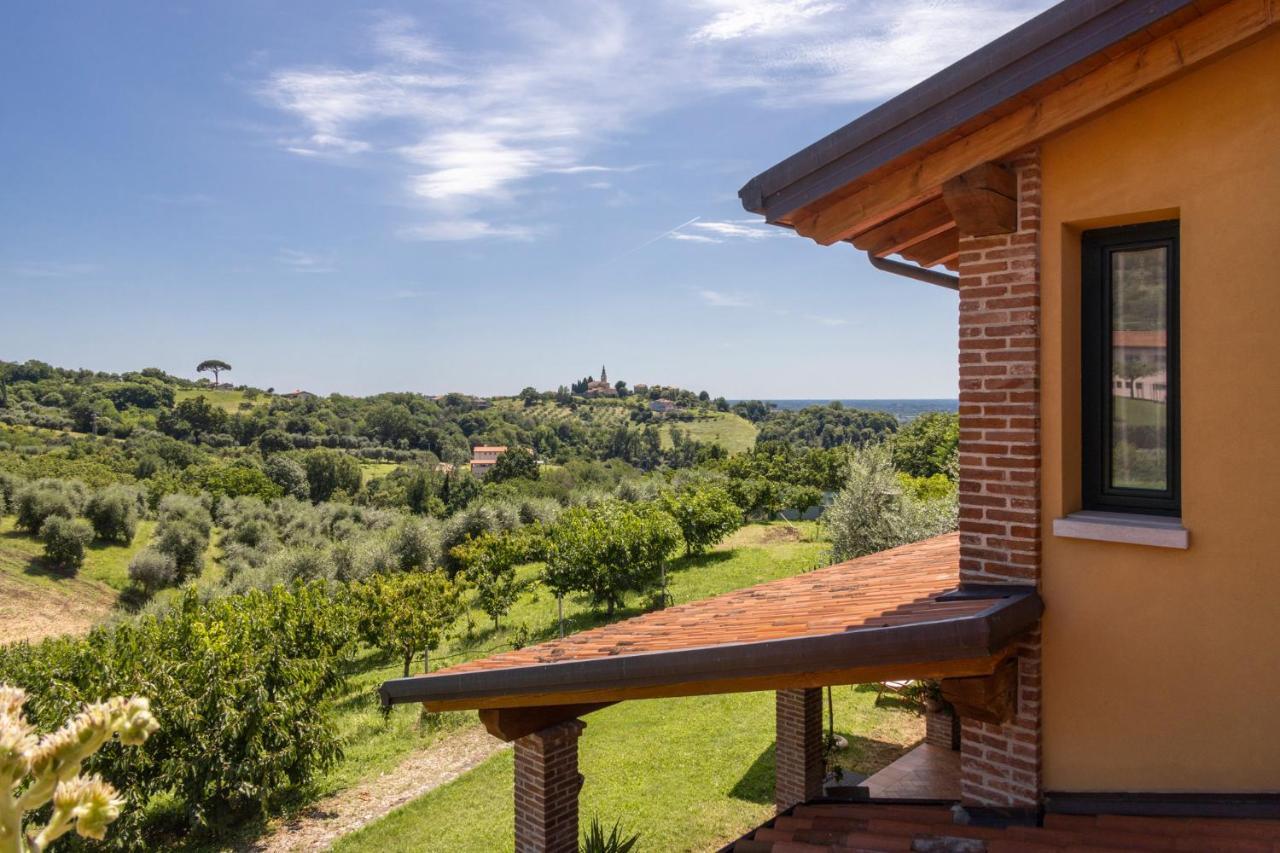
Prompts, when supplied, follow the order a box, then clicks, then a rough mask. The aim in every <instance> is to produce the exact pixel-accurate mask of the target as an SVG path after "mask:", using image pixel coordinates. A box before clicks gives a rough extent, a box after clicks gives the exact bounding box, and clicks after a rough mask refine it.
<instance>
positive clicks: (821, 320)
mask: <svg viewBox="0 0 1280 853" xmlns="http://www.w3.org/2000/svg"><path fill="white" fill-rule="evenodd" d="M804 319H805V320H808V321H809V322H810V323H817V324H818V325H820V326H845V325H848V323H849V321H848V320H846V319H844V318H843V317H832V316H830V315H821V314H805V315H804Z"/></svg>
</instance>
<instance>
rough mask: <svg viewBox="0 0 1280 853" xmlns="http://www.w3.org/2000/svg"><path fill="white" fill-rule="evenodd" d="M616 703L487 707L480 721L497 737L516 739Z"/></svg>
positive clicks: (508, 739) (509, 739)
mask: <svg viewBox="0 0 1280 853" xmlns="http://www.w3.org/2000/svg"><path fill="white" fill-rule="evenodd" d="M612 704H614V703H612V702H592V703H588V704H581V705H538V706H533V707H529V708H484V709H482V710H481V711H480V722H482V723H484V727H485V730H486V731H488V732H489V734H491V735H493V736H494V737H496V738H500V739H502V740H505V741H513V740H516V739H518V738H522V737H524V736H525V735H531V734H533V733H534V732H540V731H542V730H543V729H545V728H547V727H549V726H554V725H555V724H556V723H563V722H565V721H566V720H574V719H577V718H578V717H581V716H584V715H586V714H590V713H591V712H592V711H599V710H600V709H601V708H607V707H609V706H610V705H612Z"/></svg>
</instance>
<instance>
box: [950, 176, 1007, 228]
mask: <svg viewBox="0 0 1280 853" xmlns="http://www.w3.org/2000/svg"><path fill="white" fill-rule="evenodd" d="M942 200H943V201H945V202H946V204H947V208H948V209H950V211H951V215H952V216H954V217H955V220H956V227H957V228H959V229H960V233H961V234H964V235H965V236H966V237H989V236H991V235H993V234H1011V233H1013V232H1014V231H1016V230H1018V178H1017V176H1016V175H1014V174H1013V172H1011V171H1010V170H1008V169H1006V168H1005V167H1004V166H1001V165H999V164H997V163H983V164H982V165H981V166H976V167H974V168H972V169H970V170H969V171H967V172H965V173H964V174H962V175H956V176H955V177H954V178H950V179H948V180H947V182H946V183H944V184H943V185H942Z"/></svg>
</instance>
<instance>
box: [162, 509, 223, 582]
mask: <svg viewBox="0 0 1280 853" xmlns="http://www.w3.org/2000/svg"><path fill="white" fill-rule="evenodd" d="M154 547H155V549H156V550H157V551H159V552H160V553H162V554H166V555H168V556H169V557H170V558H171V559H172V560H173V562H174V565H175V566H176V567H177V571H178V580H179V581H182V580H185V579H186V578H188V577H191V576H192V575H198V574H200V572H201V570H202V569H203V568H204V552H205V549H206V548H208V547H209V534H208V533H206V532H202V531H201V530H200V528H199V527H197V526H196V524H195V523H194V522H192V521H189V520H187V519H174V520H167V521H162V522H161V524H160V526H159V527H158V528H156V539H155V546H154Z"/></svg>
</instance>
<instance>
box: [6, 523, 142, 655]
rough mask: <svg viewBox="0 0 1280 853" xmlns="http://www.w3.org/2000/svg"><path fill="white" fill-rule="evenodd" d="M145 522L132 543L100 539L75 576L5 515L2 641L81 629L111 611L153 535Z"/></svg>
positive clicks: (80, 630)
mask: <svg viewBox="0 0 1280 853" xmlns="http://www.w3.org/2000/svg"><path fill="white" fill-rule="evenodd" d="M153 528H154V523H153V522H150V521H143V522H141V523H140V524H139V525H138V533H137V535H136V536H135V537H134V539H133V543H132V544H130V545H104V544H102V543H100V542H95V543H93V544H92V545H91V546H90V547H89V551H88V553H87V554H86V555H85V563H84V567H83V568H82V569H81V570H80V571H79V572H78V573H77V574H76V575H74V576H68V575H65V574H63V573H62V572H59V571H56V570H53V569H50V568H48V567H47V566H45V565H44V561H43V560H42V559H41V557H40V554H41V552H42V550H43V546H42V545H41V544H40V542H39V541H38V540H37V539H35V537H33V536H29V535H27V534H26V533H21V532H19V531H16V530H14V529H13V519H12V518H3V519H0V643H7V642H13V641H15V640H32V641H35V640H41V639H43V638H45V637H50V636H55V635H58V634H68V633H81V632H84V631H87V630H89V628H91V627H93V626H94V625H96V624H98V623H99V622H102V621H103V620H105V619H106V618H107V617H109V616H110V615H111V611H112V610H113V609H114V607H115V605H116V602H117V601H118V599H119V595H120V592H121V591H122V590H124V589H125V588H126V587H127V586H128V585H129V560H131V559H132V558H133V555H134V554H136V553H137V552H138V551H139V550H141V549H142V548H143V547H144V546H145V545H146V543H147V542H148V541H149V540H150V539H151V533H152V530H153Z"/></svg>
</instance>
